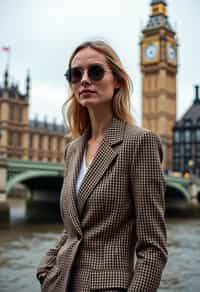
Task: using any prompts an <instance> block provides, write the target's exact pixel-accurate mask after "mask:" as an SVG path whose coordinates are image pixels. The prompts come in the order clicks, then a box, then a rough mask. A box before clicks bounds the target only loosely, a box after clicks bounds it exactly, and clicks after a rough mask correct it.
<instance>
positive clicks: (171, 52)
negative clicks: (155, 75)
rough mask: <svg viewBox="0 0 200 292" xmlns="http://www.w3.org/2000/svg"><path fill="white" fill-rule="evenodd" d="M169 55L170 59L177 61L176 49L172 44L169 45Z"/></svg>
mask: <svg viewBox="0 0 200 292" xmlns="http://www.w3.org/2000/svg"><path fill="white" fill-rule="evenodd" d="M167 55H168V59H169V61H175V59H176V49H175V47H174V46H173V45H171V44H169V45H168V48H167Z"/></svg>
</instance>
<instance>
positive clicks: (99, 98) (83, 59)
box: [71, 47, 119, 107]
mask: <svg viewBox="0 0 200 292" xmlns="http://www.w3.org/2000/svg"><path fill="white" fill-rule="evenodd" d="M93 64H99V65H100V66H102V67H103V69H104V71H105V73H104V75H103V77H102V79H101V80H98V81H94V80H92V78H90V77H89V76H88V70H87V69H88V67H89V66H90V68H91V65H93ZM75 67H79V68H80V69H81V72H82V78H81V80H80V81H79V82H75V83H71V88H72V91H73V93H74V95H75V97H76V99H77V102H78V103H79V104H80V105H82V106H85V107H94V106H100V105H103V104H105V105H108V104H111V103H112V98H113V95H114V90H115V89H116V88H119V86H118V82H117V81H116V79H115V77H114V76H113V73H112V71H111V69H110V68H109V66H108V64H107V62H106V58H105V56H104V55H103V54H101V53H100V52H98V51H96V50H95V49H92V48H90V47H88V48H84V49H82V50H80V51H79V52H78V53H77V54H76V55H75V57H74V58H73V60H72V62H71V68H72V69H73V68H75Z"/></svg>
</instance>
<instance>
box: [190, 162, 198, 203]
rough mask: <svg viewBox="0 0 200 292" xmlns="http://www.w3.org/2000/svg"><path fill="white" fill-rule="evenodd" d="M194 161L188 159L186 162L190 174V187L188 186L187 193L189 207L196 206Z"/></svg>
mask: <svg viewBox="0 0 200 292" xmlns="http://www.w3.org/2000/svg"><path fill="white" fill-rule="evenodd" d="M194 165H195V163H194V160H192V159H190V160H189V161H188V171H189V173H190V185H189V193H190V203H191V206H193V207H196V206H197V205H198V199H197V184H196V179H195V175H194Z"/></svg>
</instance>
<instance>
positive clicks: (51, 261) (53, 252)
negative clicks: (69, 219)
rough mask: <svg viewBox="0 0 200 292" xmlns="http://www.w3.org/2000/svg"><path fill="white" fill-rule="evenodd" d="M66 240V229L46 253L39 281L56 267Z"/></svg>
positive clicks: (40, 267)
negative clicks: (42, 275)
mask: <svg viewBox="0 0 200 292" xmlns="http://www.w3.org/2000/svg"><path fill="white" fill-rule="evenodd" d="M68 146H69V144H67V145H66V147H65V152H64V176H65V174H66V155H67V149H68ZM61 217H63V216H62V212H61ZM66 240H67V232H66V230H65V229H63V232H62V233H61V235H60V236H59V238H58V239H57V241H56V243H55V246H54V247H52V248H50V249H49V250H48V251H47V252H46V254H45V256H44V257H43V258H42V260H41V262H40V264H39V266H38V268H37V271H36V277H37V278H38V279H39V277H38V275H39V274H40V273H41V272H48V271H49V270H50V269H51V268H52V267H53V266H54V265H55V262H56V256H57V253H58V251H59V249H60V248H61V246H62V245H63V244H64V243H65V241H66Z"/></svg>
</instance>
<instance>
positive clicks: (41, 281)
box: [38, 272, 47, 284]
mask: <svg viewBox="0 0 200 292" xmlns="http://www.w3.org/2000/svg"><path fill="white" fill-rule="evenodd" d="M46 275H47V272H43V273H40V274H39V275H38V278H39V281H40V284H42V283H43V281H44V279H45V278H46Z"/></svg>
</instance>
